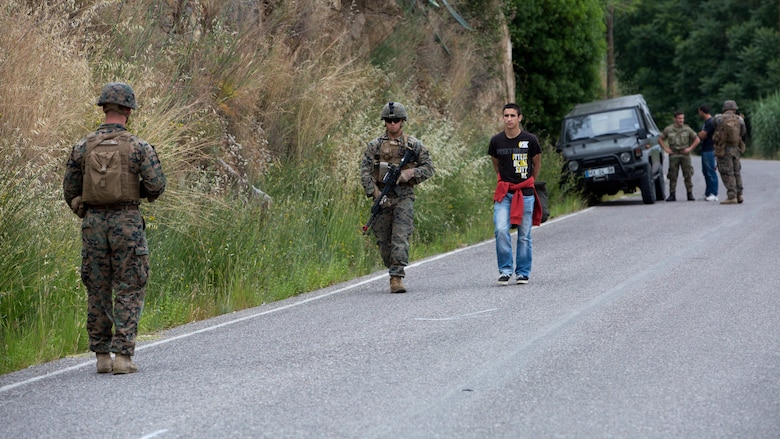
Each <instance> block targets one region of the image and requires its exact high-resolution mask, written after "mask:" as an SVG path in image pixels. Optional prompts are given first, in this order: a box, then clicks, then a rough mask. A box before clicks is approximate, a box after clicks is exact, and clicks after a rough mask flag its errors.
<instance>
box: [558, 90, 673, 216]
mask: <svg viewBox="0 0 780 439" xmlns="http://www.w3.org/2000/svg"><path fill="white" fill-rule="evenodd" d="M660 134H661V132H660V131H659V130H658V127H657V126H656V124H655V121H654V120H653V116H652V115H651V114H650V109H649V108H648V107H647V103H646V102H645V99H644V97H642V95H631V96H623V97H619V98H614V99H606V100H603V101H596V102H590V103H587V104H579V105H576V106H575V107H574V109H573V110H571V111H570V112H569V113H568V114H567V115H566V116H565V118H564V119H563V127H562V130H561V138H560V141H559V142H558V146H557V150H558V152H560V153H561V154H562V155H563V157H564V159H565V160H566V164H565V170H566V171H568V172H570V173H572V174H573V175H574V176H575V177H576V180H577V183H578V185H579V187H580V188H581V189H582V190H583V191H584V193H585V194H586V195H587V196H588V200H589V201H591V202H595V201H598V200H600V199H601V196H602V195H614V194H616V193H617V192H618V191H623V192H626V193H633V192H636V189H637V188H638V189H639V190H640V191H641V192H642V201H643V202H644V203H645V204H653V203H655V202H656V200H659V201H660V200H663V199H664V198H665V194H664V192H665V189H666V186H665V181H664V172H663V160H664V155H663V150H662V149H661V145H659V144H658V136H659V135H660Z"/></svg>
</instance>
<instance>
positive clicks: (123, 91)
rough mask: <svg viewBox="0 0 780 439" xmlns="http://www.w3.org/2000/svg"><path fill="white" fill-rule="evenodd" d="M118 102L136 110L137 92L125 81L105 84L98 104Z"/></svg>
mask: <svg viewBox="0 0 780 439" xmlns="http://www.w3.org/2000/svg"><path fill="white" fill-rule="evenodd" d="M106 104H116V105H121V106H123V107H127V108H131V109H133V110H135V108H136V106H135V93H133V88H132V87H130V86H129V85H127V84H125V83H124V82H109V83H108V84H106V85H104V86H103V91H102V92H100V97H99V98H98V101H97V105H99V106H101V107H102V106H104V105H106Z"/></svg>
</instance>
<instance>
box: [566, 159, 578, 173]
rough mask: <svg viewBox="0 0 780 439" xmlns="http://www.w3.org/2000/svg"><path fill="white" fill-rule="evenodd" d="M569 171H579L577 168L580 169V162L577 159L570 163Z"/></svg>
mask: <svg viewBox="0 0 780 439" xmlns="http://www.w3.org/2000/svg"><path fill="white" fill-rule="evenodd" d="M568 166H569V171H571V172H577V169H580V164H579V163H578V162H577V160H572V161H570V162H569V164H568Z"/></svg>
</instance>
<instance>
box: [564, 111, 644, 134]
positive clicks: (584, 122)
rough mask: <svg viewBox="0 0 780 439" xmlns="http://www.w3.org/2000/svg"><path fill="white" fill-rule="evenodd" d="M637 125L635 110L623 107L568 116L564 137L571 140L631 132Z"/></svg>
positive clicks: (638, 125) (637, 127)
mask: <svg viewBox="0 0 780 439" xmlns="http://www.w3.org/2000/svg"><path fill="white" fill-rule="evenodd" d="M639 127H640V124H639V120H638V119H637V114H636V111H635V110H634V109H633V108H625V109H622V110H614V111H608V112H604V113H595V114H588V115H585V116H578V117H572V118H568V119H566V122H565V126H564V138H565V139H566V141H568V142H571V141H573V140H580V139H588V138H592V137H598V136H603V135H606V134H620V133H632V132H634V131H636V130H637V129H639Z"/></svg>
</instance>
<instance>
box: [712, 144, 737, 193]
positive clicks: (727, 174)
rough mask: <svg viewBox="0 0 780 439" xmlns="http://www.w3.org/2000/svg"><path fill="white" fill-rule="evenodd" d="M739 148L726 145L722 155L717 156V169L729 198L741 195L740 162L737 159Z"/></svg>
mask: <svg viewBox="0 0 780 439" xmlns="http://www.w3.org/2000/svg"><path fill="white" fill-rule="evenodd" d="M739 156H740V153H739V148H737V147H734V146H727V147H726V150H725V153H724V155H723V157H718V158H717V159H718V171H719V172H720V179H721V180H723V186H726V193H727V195H728V197H729V198H737V197H739V196H741V195H742V164H741V163H740V161H739Z"/></svg>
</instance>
